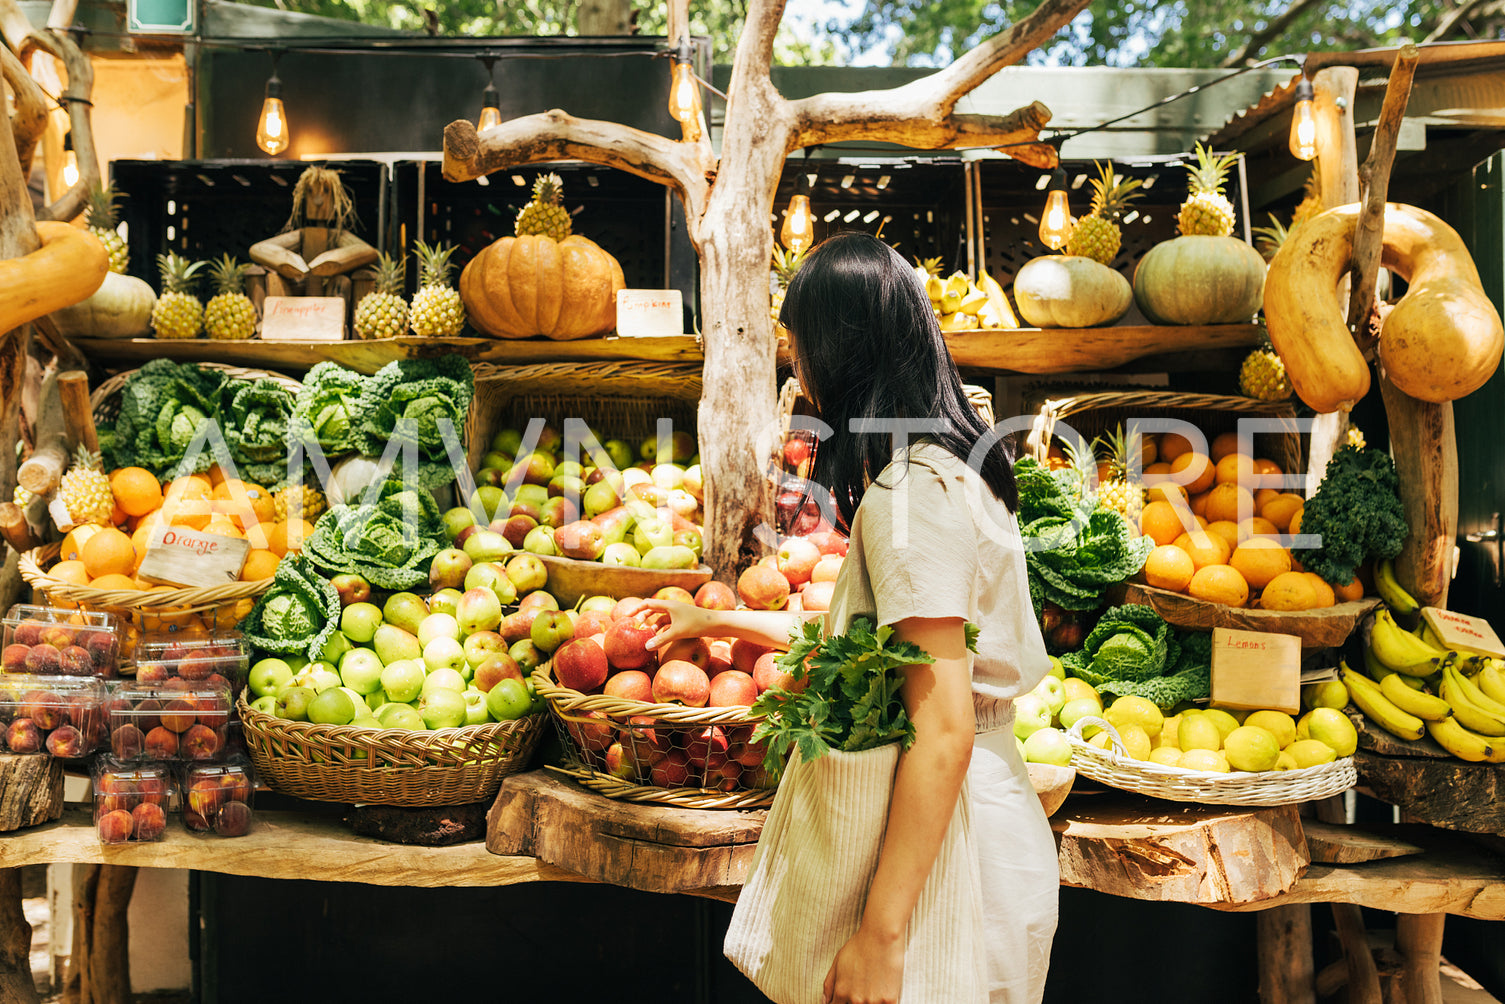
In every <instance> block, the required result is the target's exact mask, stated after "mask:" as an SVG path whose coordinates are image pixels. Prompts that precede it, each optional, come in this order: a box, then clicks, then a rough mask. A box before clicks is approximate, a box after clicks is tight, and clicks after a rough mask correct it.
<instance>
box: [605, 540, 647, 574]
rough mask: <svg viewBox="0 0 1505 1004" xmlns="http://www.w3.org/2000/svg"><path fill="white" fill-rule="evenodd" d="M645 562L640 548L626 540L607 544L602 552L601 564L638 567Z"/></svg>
mask: <svg viewBox="0 0 1505 1004" xmlns="http://www.w3.org/2000/svg"><path fill="white" fill-rule="evenodd" d="M642 563H643V556H642V555H641V554H639V553H638V549H637V548H636V547H633V546H632V545H631V544H629V543H627V542H626V541H621V542H619V543H616V544H607V545H606V550H604V551H602V552H601V564H603V565H610V566H612V567H623V566H625V567H627V568H637V567H638V566H640V565H641V564H642Z"/></svg>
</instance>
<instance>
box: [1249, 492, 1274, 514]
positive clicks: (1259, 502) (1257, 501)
mask: <svg viewBox="0 0 1505 1004" xmlns="http://www.w3.org/2000/svg"><path fill="white" fill-rule="evenodd" d="M1279 494H1280V492H1278V491H1276V490H1275V489H1274V488H1261V489H1259V490H1258V491H1256V492H1255V493H1254V511H1255V512H1259V511H1260V510H1261V509H1263V508H1264V507H1265V503H1266V502H1268V501H1270V500H1271V499H1273V498H1274V497H1275V496H1277V495H1279Z"/></svg>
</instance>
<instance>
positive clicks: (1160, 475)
mask: <svg viewBox="0 0 1505 1004" xmlns="http://www.w3.org/2000/svg"><path fill="white" fill-rule="evenodd" d="M1170 472H1171V465H1170V464H1168V463H1166V462H1165V461H1164V460H1157V461H1155V462H1154V463H1153V464H1145V466H1144V471H1143V472H1142V477H1143V480H1144V483H1145V484H1147V485H1153V484H1156V483H1158V482H1161V481H1164V480H1165V479H1166V476H1167V475H1168V474H1170Z"/></svg>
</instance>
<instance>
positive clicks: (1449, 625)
mask: <svg viewBox="0 0 1505 1004" xmlns="http://www.w3.org/2000/svg"><path fill="white" fill-rule="evenodd" d="M1421 616H1422V619H1423V620H1425V621H1426V622H1427V626H1428V627H1430V628H1431V629H1432V633H1433V634H1435V635H1436V636H1437V640H1438V641H1440V642H1442V643H1443V644H1444V645H1446V646H1447V647H1448V648H1456V649H1459V650H1460V651H1463V652H1472V653H1473V654H1474V655H1490V656H1494V657H1495V658H1496V659H1505V645H1501V644H1500V636H1499V635H1497V634H1495V629H1494V628H1492V627H1490V626H1489V621H1487V620H1485V619H1484V618H1483V617H1471V616H1469V615H1468V614H1460V613H1458V612H1457V611H1454V610H1443V609H1441V608H1439V607H1422V608H1421Z"/></svg>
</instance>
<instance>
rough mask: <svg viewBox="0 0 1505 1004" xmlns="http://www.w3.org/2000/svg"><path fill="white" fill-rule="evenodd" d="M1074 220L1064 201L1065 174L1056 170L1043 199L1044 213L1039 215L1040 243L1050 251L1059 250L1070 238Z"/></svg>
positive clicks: (1069, 206) (1067, 204)
mask: <svg viewBox="0 0 1505 1004" xmlns="http://www.w3.org/2000/svg"><path fill="white" fill-rule="evenodd" d="M1074 226H1076V220H1074V219H1072V218H1071V205H1070V204H1069V203H1068V202H1067V201H1066V172H1065V171H1063V170H1061V169H1060V168H1056V172H1055V174H1054V175H1052V176H1051V179H1050V194H1049V195H1047V196H1046V197H1045V211H1044V212H1043V213H1041V214H1040V243H1042V244H1044V245H1045V246H1046V247H1048V248H1050V249H1051V250H1052V251H1057V250H1060V248H1061V246H1062V245H1063V244H1065V243H1066V239H1067V238H1068V237H1070V236H1071V229H1072V227H1074Z"/></svg>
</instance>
